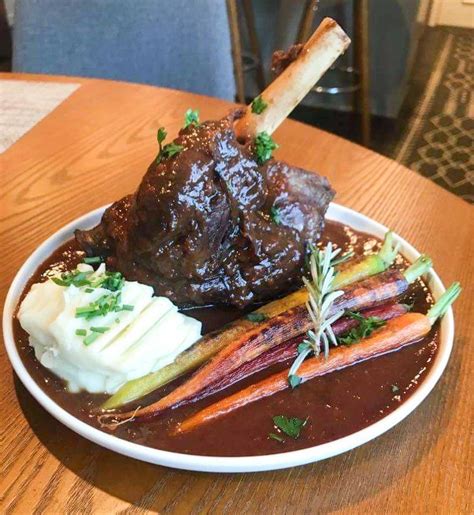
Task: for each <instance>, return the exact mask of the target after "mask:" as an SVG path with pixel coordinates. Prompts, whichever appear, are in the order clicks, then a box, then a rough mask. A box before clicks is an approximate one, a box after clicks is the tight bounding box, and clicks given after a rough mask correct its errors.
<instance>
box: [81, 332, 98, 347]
mask: <svg viewBox="0 0 474 515" xmlns="http://www.w3.org/2000/svg"><path fill="white" fill-rule="evenodd" d="M98 337H99V333H90V334H89V335H88V336H86V337H85V338H84V345H90V344H91V343H93V342H95V341H96V340H97V338H98Z"/></svg>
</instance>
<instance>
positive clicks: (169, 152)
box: [156, 143, 184, 163]
mask: <svg viewBox="0 0 474 515" xmlns="http://www.w3.org/2000/svg"><path fill="white" fill-rule="evenodd" d="M183 149H184V147H183V145H178V144H176V143H168V144H167V145H165V146H164V147H163V148H162V149H161V152H160V155H159V156H158V158H157V160H156V162H157V163H161V161H163V159H169V158H170V157H173V156H176V155H177V154H179V153H180V152H181V151H182V150H183Z"/></svg>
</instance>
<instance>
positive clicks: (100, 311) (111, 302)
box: [76, 292, 123, 320]
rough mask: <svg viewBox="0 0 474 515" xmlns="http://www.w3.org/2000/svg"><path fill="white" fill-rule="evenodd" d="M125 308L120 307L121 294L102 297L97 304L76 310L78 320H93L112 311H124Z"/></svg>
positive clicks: (92, 303) (116, 293)
mask: <svg viewBox="0 0 474 515" xmlns="http://www.w3.org/2000/svg"><path fill="white" fill-rule="evenodd" d="M122 309H123V306H121V305H120V292H115V293H110V294H108V295H102V296H101V297H99V298H98V299H97V300H96V301H95V302H91V303H90V304H88V305H87V306H81V307H78V308H76V318H85V319H86V320H89V319H91V318H95V317H99V316H104V315H106V314H107V313H110V312H111V311H122Z"/></svg>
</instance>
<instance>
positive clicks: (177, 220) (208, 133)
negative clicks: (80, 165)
mask: <svg viewBox="0 0 474 515" xmlns="http://www.w3.org/2000/svg"><path fill="white" fill-rule="evenodd" d="M174 143H175V144H177V145H181V146H182V147H183V150H182V151H181V152H180V153H179V154H177V155H175V156H173V157H170V158H167V159H164V160H161V161H160V162H159V163H157V161H156V160H154V161H153V162H152V163H151V165H150V166H149V168H148V171H147V173H146V175H145V176H144V178H143V180H142V182H141V184H140V186H139V187H138V190H137V192H136V193H134V194H132V195H128V196H126V197H124V198H123V199H121V200H119V201H118V202H115V203H114V204H113V205H112V206H111V207H110V208H108V209H107V210H106V212H105V213H104V216H103V218H102V221H101V223H100V224H99V225H98V226H97V227H95V228H93V229H92V230H90V231H77V232H76V238H77V241H78V242H79V243H80V245H81V247H82V248H83V249H84V250H86V251H87V252H88V253H89V254H91V255H101V256H106V257H107V260H108V263H109V265H110V266H111V267H113V268H114V269H116V270H119V271H121V272H122V273H123V274H124V275H125V277H126V278H127V279H128V280H137V281H140V282H143V283H146V284H150V285H152V286H153V287H154V289H155V293H156V294H157V295H164V296H166V297H169V298H170V299H172V300H173V301H175V302H177V303H178V304H179V305H202V304H211V303H212V304H215V303H222V304H233V305H236V306H239V307H242V306H245V305H246V304H249V303H251V302H255V301H259V300H265V299H267V298H269V297H271V296H273V295H275V294H278V293H279V292H282V291H284V290H287V289H288V288H289V287H291V286H293V287H295V286H296V285H298V284H299V278H300V275H301V270H302V266H303V262H304V253H305V245H306V242H316V241H317V240H318V238H319V236H320V234H321V231H322V228H323V225H324V215H325V213H326V209H327V207H328V204H329V202H330V200H331V199H332V197H333V195H334V192H333V191H332V190H331V188H330V186H329V183H328V181H327V180H326V179H324V178H321V177H319V176H318V175H316V174H315V173H311V172H306V171H304V170H301V169H299V168H295V167H291V166H289V165H287V164H286V163H283V162H281V161H276V160H274V159H270V160H268V161H267V162H266V163H264V164H263V165H259V164H258V163H257V161H256V159H255V158H254V156H253V153H252V148H251V146H246V145H241V144H240V143H239V142H238V141H237V138H236V135H235V132H234V130H233V116H229V117H227V118H224V119H223V120H221V121H209V122H205V123H203V124H201V125H198V126H196V125H190V126H189V127H187V128H185V129H183V130H181V131H180V133H179V136H178V138H177V139H176V140H175V142H174Z"/></svg>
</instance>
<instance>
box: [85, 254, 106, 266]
mask: <svg viewBox="0 0 474 515" xmlns="http://www.w3.org/2000/svg"><path fill="white" fill-rule="evenodd" d="M83 261H84V263H86V265H95V264H97V263H102V258H101V257H100V256H90V257H85V258H84V259H83Z"/></svg>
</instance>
